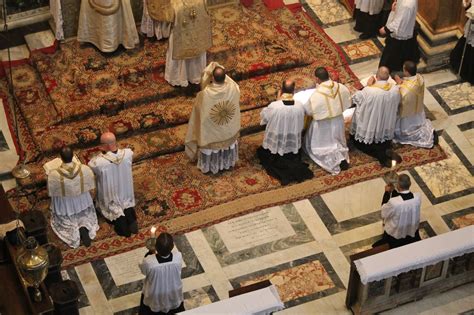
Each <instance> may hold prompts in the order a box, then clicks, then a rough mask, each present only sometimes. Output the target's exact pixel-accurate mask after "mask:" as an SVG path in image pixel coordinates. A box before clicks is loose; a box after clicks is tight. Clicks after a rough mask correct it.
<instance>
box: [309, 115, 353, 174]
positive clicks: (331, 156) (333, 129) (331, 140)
mask: <svg viewBox="0 0 474 315" xmlns="http://www.w3.org/2000/svg"><path fill="white" fill-rule="evenodd" d="M304 142H305V143H304V150H305V152H306V154H308V156H309V157H310V158H311V159H312V160H313V161H314V162H315V163H316V164H318V165H319V166H321V167H322V168H323V169H325V170H326V171H328V172H329V173H331V174H333V175H336V174H339V172H340V171H341V168H340V167H339V164H341V162H342V161H343V160H346V161H347V162H348V163H349V149H348V148H347V144H346V135H345V132H344V118H343V116H338V117H335V118H332V119H325V120H313V121H312V122H311V124H310V126H309V129H308V131H307V132H306V136H305V140H304Z"/></svg>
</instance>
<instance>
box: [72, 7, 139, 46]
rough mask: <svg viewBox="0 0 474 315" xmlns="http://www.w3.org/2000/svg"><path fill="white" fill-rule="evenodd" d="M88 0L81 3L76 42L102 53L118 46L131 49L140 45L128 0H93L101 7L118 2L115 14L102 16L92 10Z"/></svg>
mask: <svg viewBox="0 0 474 315" xmlns="http://www.w3.org/2000/svg"><path fill="white" fill-rule="evenodd" d="M89 1H90V0H82V1H81V11H80V13H79V28H78V30H77V40H78V41H79V42H87V43H92V44H94V45H95V46H96V47H97V48H98V49H99V50H100V51H102V52H113V51H115V50H116V49H117V48H118V46H119V45H120V44H122V45H123V47H125V48H126V49H133V48H135V45H138V44H139V43H140V40H139V37H138V31H137V27H136V25H135V19H134V18H133V12H132V7H131V5H130V0H94V1H95V2H97V3H100V4H101V5H102V6H104V7H106V6H110V5H111V3H113V2H115V1H120V7H119V9H118V11H117V12H115V13H113V14H111V15H102V14H100V13H99V12H97V11H96V10H95V9H93V8H92V7H91V6H90V4H89Z"/></svg>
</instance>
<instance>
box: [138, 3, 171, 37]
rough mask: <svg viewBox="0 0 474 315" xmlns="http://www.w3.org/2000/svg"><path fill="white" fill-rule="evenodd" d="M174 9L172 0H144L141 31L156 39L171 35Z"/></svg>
mask: <svg viewBox="0 0 474 315" xmlns="http://www.w3.org/2000/svg"><path fill="white" fill-rule="evenodd" d="M173 21H174V11H173V6H172V5H171V0H143V15H142V23H141V25H140V31H141V32H142V33H143V34H145V35H146V36H147V37H153V36H156V39H158V40H160V39H162V38H168V37H170V33H171V23H172V22H173Z"/></svg>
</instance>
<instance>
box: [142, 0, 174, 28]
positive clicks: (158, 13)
mask: <svg viewBox="0 0 474 315" xmlns="http://www.w3.org/2000/svg"><path fill="white" fill-rule="evenodd" d="M146 8H147V10H148V14H149V15H150V16H151V18H152V19H153V20H155V21H159V22H169V23H171V22H173V21H174V10H173V5H172V3H171V0H147V1H146Z"/></svg>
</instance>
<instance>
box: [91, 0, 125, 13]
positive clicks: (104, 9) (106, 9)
mask: <svg viewBox="0 0 474 315" xmlns="http://www.w3.org/2000/svg"><path fill="white" fill-rule="evenodd" d="M89 5H90V6H91V8H93V9H94V10H96V11H97V12H98V13H100V14H102V15H112V14H114V13H115V12H117V11H118V9H119V8H120V0H114V1H113V2H112V4H111V5H109V6H101V5H99V4H97V3H96V2H95V0H89Z"/></svg>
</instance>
